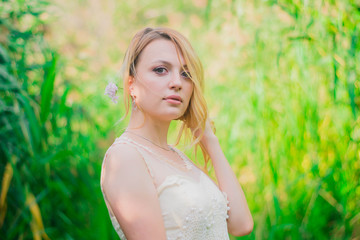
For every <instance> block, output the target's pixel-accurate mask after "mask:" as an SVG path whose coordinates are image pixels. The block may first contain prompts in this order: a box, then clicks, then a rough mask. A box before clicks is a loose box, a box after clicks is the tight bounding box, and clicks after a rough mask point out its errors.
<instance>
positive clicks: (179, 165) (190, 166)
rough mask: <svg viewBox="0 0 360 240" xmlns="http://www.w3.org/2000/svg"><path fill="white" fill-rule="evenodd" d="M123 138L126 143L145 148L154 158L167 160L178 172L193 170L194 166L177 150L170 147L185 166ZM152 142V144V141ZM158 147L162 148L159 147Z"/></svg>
mask: <svg viewBox="0 0 360 240" xmlns="http://www.w3.org/2000/svg"><path fill="white" fill-rule="evenodd" d="M125 132H126V131H125ZM133 134H134V133H133ZM135 135H136V134H135ZM122 138H123V139H124V140H125V141H128V142H131V143H132V144H134V145H136V146H138V147H141V148H143V149H144V150H146V151H148V152H149V153H151V154H153V155H154V156H157V157H158V158H160V159H162V160H165V161H166V162H167V163H169V164H170V165H172V166H173V167H175V168H176V169H177V170H179V168H180V169H184V167H185V169H184V170H185V171H189V170H191V169H192V164H191V163H190V162H189V161H188V160H187V159H186V158H185V157H183V156H182V155H181V154H180V153H179V152H178V150H176V149H175V148H172V147H170V148H171V150H172V151H173V152H175V153H176V154H177V155H178V156H179V157H180V159H182V161H183V164H179V163H175V162H174V161H173V160H170V159H169V158H168V157H165V156H162V155H160V154H158V153H155V152H154V151H152V150H151V149H150V148H149V147H146V146H144V145H142V144H140V143H138V142H136V141H135V140H132V139H130V138H128V137H125V136H123V137H122ZM150 142H151V141H150ZM155 145H156V144H155ZM158 147H160V146H158ZM168 151H170V150H168Z"/></svg>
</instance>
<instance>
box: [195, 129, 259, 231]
mask: <svg viewBox="0 0 360 240" xmlns="http://www.w3.org/2000/svg"><path fill="white" fill-rule="evenodd" d="M202 144H203V145H204V147H205V148H206V150H207V152H208V154H209V156H210V158H211V160H212V163H213V166H214V169H215V175H216V178H217V180H218V183H219V188H220V189H221V191H224V192H225V193H226V194H227V196H228V200H229V206H230V211H229V219H228V229H229V232H230V233H231V234H233V235H245V234H248V233H250V232H251V231H252V228H253V219H252V216H251V213H250V210H249V207H248V205H247V202H246V198H245V195H244V192H243V190H242V188H241V186H240V184H239V181H238V180H237V178H236V176H235V174H234V172H233V170H232V169H231V166H230V164H229V163H228V161H227V159H226V157H225V155H224V153H223V151H222V149H221V147H220V144H219V141H218V139H217V137H216V136H215V135H213V136H211V137H207V138H206V141H202Z"/></svg>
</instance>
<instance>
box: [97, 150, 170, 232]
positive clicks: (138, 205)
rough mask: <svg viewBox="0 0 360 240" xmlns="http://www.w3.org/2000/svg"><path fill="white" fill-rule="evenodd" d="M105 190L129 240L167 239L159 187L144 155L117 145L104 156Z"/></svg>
mask: <svg viewBox="0 0 360 240" xmlns="http://www.w3.org/2000/svg"><path fill="white" fill-rule="evenodd" d="M104 160H105V162H104V169H103V172H102V174H103V190H104V193H105V195H106V198H107V200H108V202H109V204H110V207H111V209H112V211H113V212H114V215H115V217H116V219H117V221H118V222H119V224H120V226H121V228H122V229H123V231H124V233H125V235H126V236H127V238H128V239H145V238H146V237H148V236H149V234H150V236H152V237H151V239H165V238H166V235H165V227H164V224H163V219H162V215H161V208H160V203H159V200H158V196H157V190H156V187H155V186H154V184H153V181H152V178H151V176H150V174H149V172H148V170H147V168H146V164H145V162H144V159H143V158H142V155H141V154H140V153H139V152H138V150H137V149H136V148H135V147H134V146H132V145H131V144H122V143H121V144H115V145H113V146H112V147H111V148H110V149H109V150H108V152H107V154H106V156H105V159H104Z"/></svg>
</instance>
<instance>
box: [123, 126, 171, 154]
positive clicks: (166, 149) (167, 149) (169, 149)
mask: <svg viewBox="0 0 360 240" xmlns="http://www.w3.org/2000/svg"><path fill="white" fill-rule="evenodd" d="M124 132H127V133H131V134H134V135H135V136H138V137H141V138H142V139H144V140H146V141H148V142H150V143H152V144H154V145H155V146H157V147H159V148H161V149H164V150H165V151H174V150H173V149H172V148H171V147H170V146H169V145H168V147H169V148H164V147H162V146H160V145H158V144H156V143H154V142H153V141H151V140H150V139H147V138H146V137H143V136H141V135H139V134H136V133H134V132H131V131H128V130H125V131H124Z"/></svg>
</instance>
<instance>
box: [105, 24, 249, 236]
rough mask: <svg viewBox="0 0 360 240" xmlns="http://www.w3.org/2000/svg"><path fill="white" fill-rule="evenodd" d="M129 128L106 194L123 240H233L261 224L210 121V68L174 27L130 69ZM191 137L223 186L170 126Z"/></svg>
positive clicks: (139, 49)
mask: <svg viewBox="0 0 360 240" xmlns="http://www.w3.org/2000/svg"><path fill="white" fill-rule="evenodd" d="M122 70H123V81H124V85H123V87H124V88H123V89H124V101H125V106H126V114H127V113H128V112H129V105H130V101H131V102H132V111H131V116H130V121H129V124H128V126H127V128H126V130H125V131H124V133H123V134H122V135H121V136H120V137H118V138H117V139H116V140H115V142H114V143H113V144H112V145H111V146H110V147H109V149H108V151H107V152H106V154H105V156H104V160H103V164H102V171H101V180H100V183H101V190H102V192H103V196H104V199H105V203H106V205H107V208H108V210H109V214H110V217H111V220H112V223H113V226H114V228H115V230H116V232H117V233H118V234H119V236H120V238H121V239H128V240H136V239H139V240H143V239H156V240H162V239H189V240H195V239H206V240H211V239H213V240H222V239H229V235H228V233H230V234H232V235H235V236H242V235H246V234H249V233H250V232H251V231H252V229H253V220H252V216H251V213H250V210H249V208H248V205H247V203H246V199H245V196H244V193H243V191H242V189H241V186H240V184H239V182H238V180H237V178H236V176H235V174H234V173H233V171H232V169H231V167H230V165H229V163H228V162H227V160H226V158H225V156H224V154H223V152H222V150H221V147H220V144H219V141H218V139H217V137H216V136H215V134H214V132H213V131H212V128H211V124H210V122H209V120H208V112H207V107H206V102H205V100H204V97H203V94H202V85H203V69H202V65H201V62H200V60H199V59H198V57H197V55H196V54H195V52H194V50H193V48H192V47H191V45H190V43H189V42H188V40H187V39H186V38H185V37H184V36H182V35H181V34H180V33H178V32H177V31H174V30H172V29H168V28H154V29H153V28H145V29H143V30H141V31H139V32H138V33H137V34H136V35H135V36H134V38H133V39H132V41H131V43H130V46H129V48H128V50H127V52H126V55H125V58H124V62H123V68H122ZM172 120H179V121H181V122H182V127H181V129H180V132H179V136H178V141H179V139H180V137H181V135H182V134H183V133H184V132H187V131H188V132H189V133H191V134H190V138H191V140H192V142H193V144H198V145H200V146H201V149H202V151H203V155H204V157H205V159H206V160H208V159H211V161H212V165H213V167H214V170H215V175H216V178H217V181H218V185H217V184H216V183H215V182H214V181H213V180H212V179H211V178H210V177H209V176H208V175H207V174H206V172H207V171H206V168H204V169H205V170H204V171H203V170H202V169H200V168H198V167H197V166H196V165H195V164H193V162H192V161H190V160H189V159H188V158H187V157H186V156H185V155H184V154H183V153H182V152H180V151H179V150H178V149H176V148H175V147H173V146H171V145H168V143H167V133H168V129H169V125H170V122H171V121H172Z"/></svg>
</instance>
